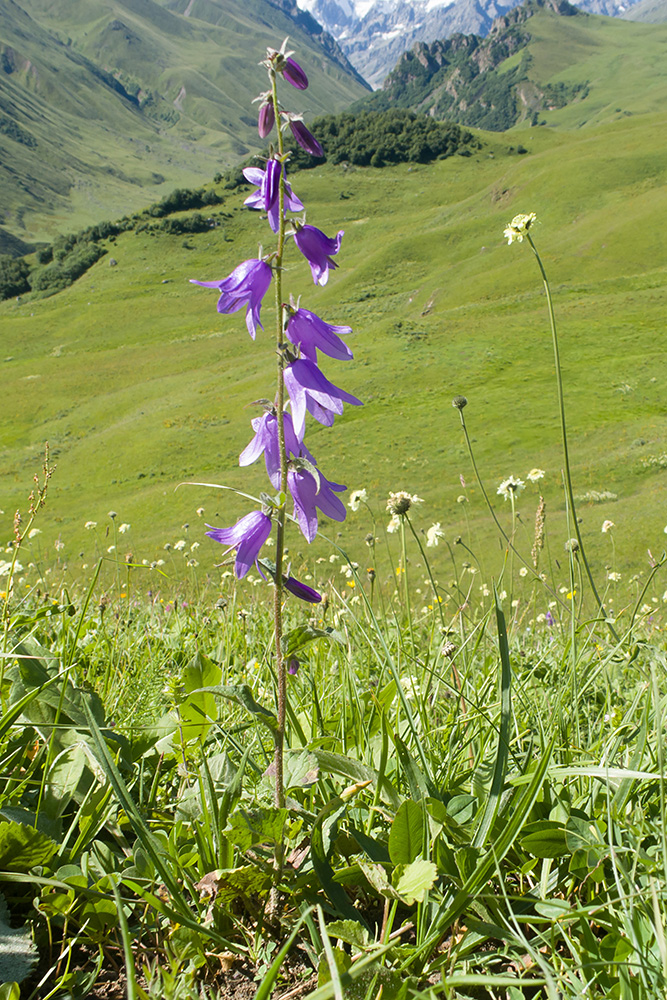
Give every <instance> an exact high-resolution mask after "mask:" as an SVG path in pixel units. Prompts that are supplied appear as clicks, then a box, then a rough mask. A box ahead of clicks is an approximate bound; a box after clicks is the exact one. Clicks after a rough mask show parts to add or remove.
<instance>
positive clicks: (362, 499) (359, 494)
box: [348, 490, 368, 510]
mask: <svg viewBox="0 0 667 1000" xmlns="http://www.w3.org/2000/svg"><path fill="white" fill-rule="evenodd" d="M367 500H368V493H367V492H366V490H353V491H352V493H351V494H350V500H349V503H348V507H349V508H350V510H359V507H360V506H361V504H362V503H366V501H367Z"/></svg>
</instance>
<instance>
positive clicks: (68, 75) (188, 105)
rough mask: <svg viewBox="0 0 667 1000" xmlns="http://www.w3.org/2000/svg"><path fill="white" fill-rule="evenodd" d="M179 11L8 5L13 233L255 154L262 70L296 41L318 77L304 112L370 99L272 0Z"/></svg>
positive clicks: (2, 103) (117, 204) (210, 1)
mask: <svg viewBox="0 0 667 1000" xmlns="http://www.w3.org/2000/svg"><path fill="white" fill-rule="evenodd" d="M196 4H200V5H201V9H200V8H197V9H200V12H201V14H202V18H198V17H197V16H196V11H195V5H196ZM171 6H172V7H174V8H175V9H174V10H170V9H168V7H167V5H166V3H164V4H162V3H157V2H155V0H101V2H99V0H21V2H20V3H17V2H15V0H0V15H1V18H0V224H2V225H3V226H4V227H5V228H7V229H9V230H12V231H14V232H15V233H16V235H18V236H24V235H25V236H32V237H34V236H42V235H44V234H45V233H47V232H49V231H53V230H54V229H58V228H60V229H62V228H64V227H65V226H67V227H70V228H75V223H78V224H79V225H81V224H83V223H87V222H96V221H99V220H100V218H104V217H105V216H106V217H108V216H109V215H117V214H121V213H122V212H124V211H127V210H128V209H134V208H138V207H140V206H141V205H143V204H145V203H146V202H147V201H151V200H154V199H155V196H156V195H161V194H164V193H165V191H166V190H170V189H171V188H173V187H174V186H175V185H176V184H187V183H196V182H198V181H201V179H202V178H205V177H207V176H211V175H212V174H213V173H215V172H216V171H217V170H219V169H221V168H224V167H225V166H227V165H229V164H230V163H232V162H234V161H235V160H237V159H238V158H239V157H241V156H243V155H246V154H247V153H248V152H250V151H252V150H253V149H257V148H258V147H259V145H260V141H259V137H258V135H257V130H256V118H255V116H254V114H253V111H252V109H251V99H252V97H254V96H255V95H256V94H257V93H258V92H259V91H260V90H262V89H266V76H265V71H264V69H263V68H262V67H260V66H259V65H258V63H259V60H260V59H261V58H262V56H263V55H264V51H265V48H266V46H267V45H274V46H278V45H279V44H280V42H281V41H282V39H283V38H284V37H285V35H287V34H289V35H290V37H291V39H292V44H293V47H294V48H296V49H298V51H299V58H300V59H301V61H302V63H303V65H304V67H305V68H306V71H307V72H308V71H310V76H311V79H312V81H313V83H312V87H311V88H310V89H309V90H308V91H306V92H304V93H299V92H298V91H296V90H295V91H294V94H293V95H290V96H291V97H292V98H293V100H292V108H293V109H294V110H303V111H306V112H308V113H321V112H324V111H334V110H339V109H341V108H343V107H345V106H346V105H347V104H349V103H350V101H352V100H354V99H355V98H358V97H359V96H361V94H363V93H364V87H363V85H362V83H360V81H359V79H358V77H356V76H355V75H354V73H353V72H350V71H348V69H346V68H345V66H344V65H342V64H341V62H340V61H334V59H333V58H332V57H331V56H330V55H329V54H327V52H326V51H325V49H324V48H323V46H322V45H321V44H320V41H321V39H320V40H318V37H316V36H315V35H311V34H307V33H306V32H305V31H304V29H303V28H302V27H300V26H299V25H298V24H297V23H296V22H295V21H294V20H293V19H292V18H291V17H290V16H289V12H288V13H286V12H285V10H283V9H279V7H276V6H275V5H274V4H273V3H268V2H267V0H246V2H244V3H243V5H241V4H238V3H237V2H236V0H194V3H189V2H186V3H185V4H181V5H180V6H181V7H183V10H182V12H181V11H179V10H178V9H177V8H178V7H179V4H178V3H174V4H171ZM286 7H287V8H288V11H289V10H290V9H291V7H290V4H289V3H286ZM188 8H190V9H189V10H188ZM186 10H188V16H187V17H186V16H185V13H186ZM294 11H296V8H295V7H294ZM297 13H298V12H297ZM204 15H206V18H207V19H206V18H205V17H204ZM213 17H215V18H216V20H213ZM320 34H321V33H320ZM334 48H335V46H334ZM341 58H342V57H341ZM343 62H344V59H343ZM146 187H153V188H154V189H156V190H152V191H150V192H147V191H145V190H144V189H145V188H146ZM69 215H73V218H72V221H68V216H69Z"/></svg>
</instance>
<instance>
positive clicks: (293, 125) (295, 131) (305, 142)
mask: <svg viewBox="0 0 667 1000" xmlns="http://www.w3.org/2000/svg"><path fill="white" fill-rule="evenodd" d="M283 117H286V118H287V124H288V125H289V127H290V129H291V131H292V135H293V136H294V138H295V139H296V141H297V143H298V144H299V146H301V148H302V149H305V151H306V152H307V153H310V155H311V156H322V157H323V156H324V150H323V149H322V146H321V145H320V143H319V142H318V141H317V139H316V138H315V136H314V135H313V133H312V132H311V131H310V129H308V128H306V126H305V125H304V123H303V119H302V118H301V117H299V115H293V114H291V113H290V112H285V113H284V115H283Z"/></svg>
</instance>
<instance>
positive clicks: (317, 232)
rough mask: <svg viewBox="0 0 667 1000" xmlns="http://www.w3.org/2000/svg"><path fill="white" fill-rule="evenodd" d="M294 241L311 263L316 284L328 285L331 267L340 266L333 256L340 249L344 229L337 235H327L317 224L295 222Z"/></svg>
mask: <svg viewBox="0 0 667 1000" xmlns="http://www.w3.org/2000/svg"><path fill="white" fill-rule="evenodd" d="M294 230H295V231H294V242H295V243H296V245H297V246H298V248H299V250H300V251H301V253H302V254H303V256H304V257H305V258H306V260H307V261H308V263H309V264H310V270H311V273H312V275H313V281H314V282H315V284H316V285H326V283H327V281H328V280H329V269H330V268H334V267H338V264H336V263H335V261H333V260H332V259H331V258H332V256H334V255H335V254H337V253H338V251H339V250H340V243H341V240H342V239H343V236H344V230H343V229H341V230H340V232H338V233H337V234H336V236H335V237H333V236H327V235H325V233H323V232H322V230H321V229H317V228H316V227H315V226H308V225H301V224H300V223H295V226H294Z"/></svg>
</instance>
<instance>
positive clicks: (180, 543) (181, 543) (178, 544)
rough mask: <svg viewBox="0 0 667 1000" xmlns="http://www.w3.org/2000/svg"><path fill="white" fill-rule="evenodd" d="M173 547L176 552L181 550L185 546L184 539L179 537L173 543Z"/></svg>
mask: <svg viewBox="0 0 667 1000" xmlns="http://www.w3.org/2000/svg"><path fill="white" fill-rule="evenodd" d="M174 548H175V549H176V551H177V552H182V551H183V549H184V548H185V539H184V538H179V540H178V541H177V542H176V543H175V545H174Z"/></svg>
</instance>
